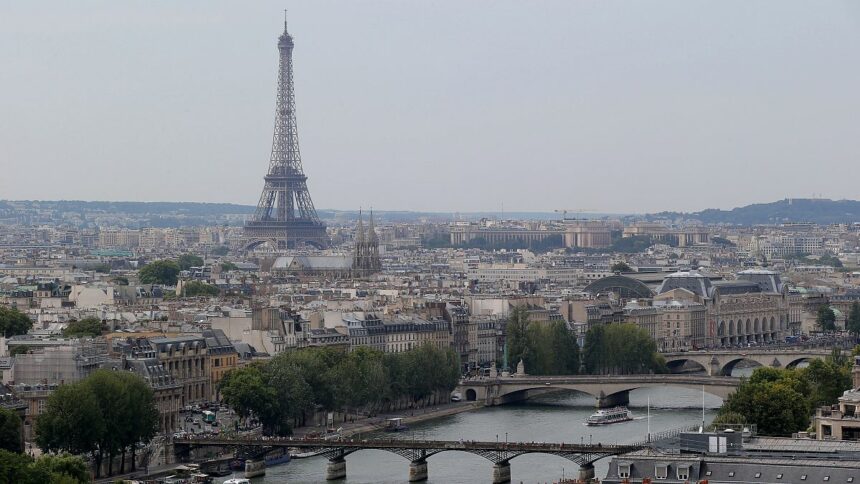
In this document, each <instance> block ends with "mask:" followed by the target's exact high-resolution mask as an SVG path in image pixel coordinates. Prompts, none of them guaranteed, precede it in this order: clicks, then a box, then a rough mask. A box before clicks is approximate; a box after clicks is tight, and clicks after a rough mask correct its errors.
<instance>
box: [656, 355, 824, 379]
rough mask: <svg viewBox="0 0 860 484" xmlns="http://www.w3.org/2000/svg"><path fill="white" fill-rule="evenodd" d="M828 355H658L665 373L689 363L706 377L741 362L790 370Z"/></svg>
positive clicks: (728, 371) (725, 371) (729, 370)
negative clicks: (661, 356) (802, 363)
mask: <svg viewBox="0 0 860 484" xmlns="http://www.w3.org/2000/svg"><path fill="white" fill-rule="evenodd" d="M831 352H832V350H831V349H828V348H815V349H792V348H779V349H765V348H745V349H734V350H728V349H727V350H707V351H686V352H677V353H661V354H662V355H663V358H665V359H666V365H667V366H668V367H669V370H670V371H672V372H673V373H674V372H677V371H680V370H681V368H682V367H684V365H685V364H687V363H692V366H693V367H700V368H699V369H700V370H701V371H705V372H707V374H708V375H714V376H729V375H731V374H732V370H733V369H734V368H735V365H737V364H738V363H740V362H742V361H747V362H754V363H757V364H759V365H761V366H770V367H774V368H793V367H795V366H797V364H798V363H801V362H808V361H811V360H814V359H820V358H826V357H827V356H829V355H830V354H831ZM688 367H689V365H688Z"/></svg>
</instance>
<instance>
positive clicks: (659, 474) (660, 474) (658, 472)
mask: <svg viewBox="0 0 860 484" xmlns="http://www.w3.org/2000/svg"><path fill="white" fill-rule="evenodd" d="M654 477H655V478H657V479H666V478H667V477H669V466H668V465H667V464H657V465H656V466H654Z"/></svg>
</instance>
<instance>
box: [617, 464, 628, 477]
mask: <svg viewBox="0 0 860 484" xmlns="http://www.w3.org/2000/svg"><path fill="white" fill-rule="evenodd" d="M618 477H625V478H626V477H630V464H618Z"/></svg>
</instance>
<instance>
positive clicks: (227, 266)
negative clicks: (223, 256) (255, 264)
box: [221, 262, 239, 272]
mask: <svg viewBox="0 0 860 484" xmlns="http://www.w3.org/2000/svg"><path fill="white" fill-rule="evenodd" d="M237 269H239V266H237V265H236V264H234V263H232V262H222V263H221V270H222V271H223V272H229V271H235V270H237Z"/></svg>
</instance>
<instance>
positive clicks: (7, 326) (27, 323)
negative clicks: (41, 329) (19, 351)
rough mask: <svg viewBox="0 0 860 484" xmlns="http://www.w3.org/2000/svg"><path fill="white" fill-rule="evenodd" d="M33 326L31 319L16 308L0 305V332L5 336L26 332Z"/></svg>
mask: <svg viewBox="0 0 860 484" xmlns="http://www.w3.org/2000/svg"><path fill="white" fill-rule="evenodd" d="M32 327H33V321H31V320H30V318H29V317H28V316H27V315H26V314H24V313H22V312H21V311H18V309H17V308H7V307H4V306H0V334H2V335H3V336H4V337H6V338H10V337H12V336H16V335H19V334H27V331H30V328H32Z"/></svg>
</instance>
